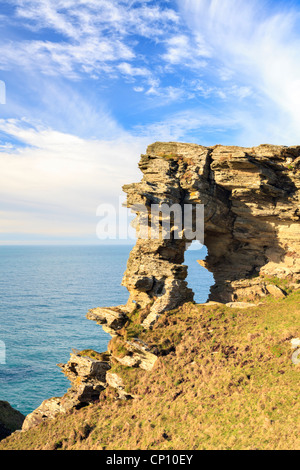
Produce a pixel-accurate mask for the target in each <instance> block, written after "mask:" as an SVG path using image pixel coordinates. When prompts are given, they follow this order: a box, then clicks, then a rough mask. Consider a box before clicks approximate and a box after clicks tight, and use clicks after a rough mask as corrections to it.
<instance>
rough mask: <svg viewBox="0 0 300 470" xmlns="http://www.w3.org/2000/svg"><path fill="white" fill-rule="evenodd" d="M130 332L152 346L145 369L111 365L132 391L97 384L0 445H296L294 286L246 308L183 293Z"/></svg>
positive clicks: (299, 323)
mask: <svg viewBox="0 0 300 470" xmlns="http://www.w3.org/2000/svg"><path fill="white" fill-rule="evenodd" d="M135 315H137V312H135V314H134V315H133V317H134V316H135ZM133 320H134V318H132V319H131V327H132V328H133V327H134V324H135V322H134V321H133ZM129 326H130V325H129ZM139 336H140V338H141V339H142V340H144V341H146V342H147V344H148V345H149V346H150V347H151V348H152V350H153V351H154V350H155V349H156V352H157V353H158V354H160V356H159V358H158V360H157V361H156V363H155V365H154V368H153V369H152V371H150V372H147V371H144V370H142V369H139V368H129V367H123V366H121V365H117V364H116V365H115V366H113V369H112V371H113V372H115V373H117V374H119V375H121V376H122V378H123V380H124V382H125V383H126V390H127V391H130V393H133V394H134V395H136V396H137V397H138V398H137V399H134V400H128V401H126V400H116V392H115V391H114V390H113V389H111V388H107V389H106V391H105V392H103V394H102V395H101V399H100V401H99V402H98V403H96V404H93V405H89V406H87V407H85V408H82V409H80V410H76V411H72V412H70V413H66V414H64V415H59V416H58V417H57V418H56V419H54V420H52V421H48V422H45V423H43V424H41V425H39V426H38V427H36V428H32V429H31V430H29V431H27V432H23V433H15V434H13V435H12V436H10V437H8V438H7V439H5V440H3V441H1V443H0V449H1V450H2V449H24V450H25V449H36V450H38V449H62V450H64V449H69V450H75V449H81V450H85V449H86V450H88V449H112V450H121V449H126V450H128V449H153V450H154V449H155V450H159V449H166V450H171V449H176V450H180V449H190V450H193V449H260V450H267V449H271V450H285V449H293V450H298V449H299V448H300V440H299V433H298V430H299V412H300V401H299V374H300V366H299V365H295V364H293V362H292V360H291V355H292V352H293V350H292V349H291V339H292V338H295V337H299V336H300V291H298V292H297V291H296V292H294V293H292V294H289V295H288V296H287V297H286V298H283V299H280V300H269V299H267V300H266V301H264V302H263V303H262V304H261V305H259V306H257V307H252V308H248V309H239V308H236V309H232V308H228V307H226V306H220V305H212V306H210V305H208V306H203V305H196V304H193V303H187V304H185V305H184V306H182V307H181V308H179V309H176V310H173V311H171V312H168V313H167V314H164V315H162V316H161V317H160V319H159V320H158V322H157V323H156V325H155V327H154V328H153V330H151V331H141V332H140V335H139ZM115 346H116V347H118V345H117V344H116V345H115Z"/></svg>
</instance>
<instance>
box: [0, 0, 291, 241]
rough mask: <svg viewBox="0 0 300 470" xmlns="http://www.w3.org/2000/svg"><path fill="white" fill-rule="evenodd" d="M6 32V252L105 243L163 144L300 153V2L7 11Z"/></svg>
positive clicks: (121, 3)
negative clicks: (109, 214)
mask: <svg viewBox="0 0 300 470" xmlns="http://www.w3.org/2000/svg"><path fill="white" fill-rule="evenodd" d="M0 19H1V22H0V24H1V26H0V28H1V29H0V42H1V44H0V49H1V54H0V79H1V80H2V82H4V83H5V88H6V103H5V104H1V105H0V151H1V153H0V201H1V202H0V243H97V242H99V241H98V240H97V237H96V225H97V222H98V219H97V216H96V210H97V207H98V206H99V204H103V203H106V204H113V205H115V206H117V205H118V201H119V197H120V196H121V195H122V192H121V186H122V185H123V184H125V183H130V182H134V181H138V180H139V179H140V177H141V174H140V172H139V170H138V168H137V163H138V160H139V155H140V153H143V152H144V151H145V149H146V147H147V145H148V144H150V143H152V142H154V141H158V140H159V141H174V140H176V141H182V142H195V143H198V144H201V145H215V144H218V143H221V144H226V145H242V146H249V147H251V146H255V145H259V144H262V143H273V144H284V145H296V144H299V130H300V111H299V110H300V28H299V24H300V1H279V0H278V1H276V0H274V1H264V0H260V1H256V0H247V1H245V0H178V1H175V0H170V1H167V0H166V1H154V0H148V1H147V0H144V1H138V0H136V1H135V0H56V1H54V0H10V1H0ZM0 92H1V89H0ZM0 98H1V97H0ZM0 101H1V99H0Z"/></svg>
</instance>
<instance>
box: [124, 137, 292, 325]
mask: <svg viewBox="0 0 300 470" xmlns="http://www.w3.org/2000/svg"><path fill="white" fill-rule="evenodd" d="M139 168H140V170H141V171H142V173H143V177H142V180H141V182H139V183H133V184H129V185H125V186H124V187H123V190H124V191H125V193H126V194H127V206H128V207H130V208H132V209H133V210H134V211H135V212H136V214H137V218H136V228H137V230H139V229H140V228H141V226H143V225H144V226H145V225H148V224H149V219H148V218H147V217H145V214H144V213H143V211H139V210H138V209H136V207H139V206H140V207H147V208H149V207H151V205H153V204H156V205H157V204H167V205H169V206H172V205H173V204H179V205H180V206H182V207H184V205H186V204H203V205H204V207H205V212H204V215H205V217H204V222H205V224H204V243H205V245H206V246H207V248H208V256H207V258H206V259H205V261H204V262H203V265H204V266H205V267H206V268H207V269H208V270H209V271H211V272H212V273H213V275H214V278H215V286H214V287H213V288H212V291H211V295H210V300H215V301H219V302H230V301H236V300H241V299H243V300H244V299H245V298H252V299H253V298H255V297H259V296H262V295H265V294H266V293H267V290H266V288H267V284H266V280H265V278H266V277H270V276H276V277H279V278H286V279H288V280H289V282H290V283H293V282H299V281H300V208H299V207H300V196H299V186H300V174H299V173H300V172H299V168H300V146H295V147H284V146H273V145H261V146H259V147H253V148H242V147H231V146H222V145H217V146H215V147H203V146H200V145H196V144H185V143H176V142H169V143H163V142H156V143H154V144H152V145H150V146H149V147H148V148H147V151H146V154H145V155H142V156H141V160H140V162H139ZM186 241H187V240H186V239H185V238H184V237H183V238H182V239H174V238H173V239H172V238H171V239H161V240H151V239H145V238H138V239H137V242H136V245H135V247H134V248H133V250H132V251H131V253H130V256H129V260H128V263H127V269H126V272H125V274H124V278H123V281H122V284H123V285H124V286H126V287H127V289H128V291H129V294H130V295H129V300H128V303H127V306H126V307H127V308H128V309H129V310H130V309H132V308H136V305H137V306H139V307H141V308H145V307H146V306H150V307H149V308H150V314H149V315H148V317H147V318H146V320H145V321H144V324H145V326H151V324H152V323H153V322H154V321H155V319H156V318H157V315H159V314H160V313H161V312H163V311H166V310H170V309H172V308H175V307H177V306H179V305H181V304H182V303H184V302H187V301H191V300H193V292H192V291H191V290H190V289H189V287H188V286H187V282H186V280H185V278H186V275H187V268H186V266H184V265H183V264H182V263H183V261H184V252H185V249H186Z"/></svg>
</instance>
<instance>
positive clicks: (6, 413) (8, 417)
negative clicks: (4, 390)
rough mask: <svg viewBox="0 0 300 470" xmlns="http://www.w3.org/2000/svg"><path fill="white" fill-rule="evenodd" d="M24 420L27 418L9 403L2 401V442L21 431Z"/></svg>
mask: <svg viewBox="0 0 300 470" xmlns="http://www.w3.org/2000/svg"><path fill="white" fill-rule="evenodd" d="M24 419H25V416H24V415H22V413H20V412H19V411H17V410H15V409H14V408H12V407H11V406H10V404H9V403H8V402H7V401H0V441H1V440H2V439H4V438H5V437H8V436H9V435H10V434H12V433H13V432H14V431H17V430H19V429H21V428H22V425H23V421H24Z"/></svg>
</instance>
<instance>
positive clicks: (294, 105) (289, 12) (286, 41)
mask: <svg viewBox="0 0 300 470" xmlns="http://www.w3.org/2000/svg"><path fill="white" fill-rule="evenodd" d="M178 4H179V5H180V8H181V11H182V14H183V15H184V17H185V20H186V23H187V24H188V25H189V26H190V28H191V31H192V32H193V34H195V33H197V32H198V31H201V34H203V36H204V37H205V40H206V42H207V43H208V44H209V46H210V47H211V50H212V58H213V60H214V67H215V69H216V71H217V70H218V69H219V70H220V75H219V76H220V77H221V75H222V71H223V78H224V70H226V71H227V77H226V76H225V78H226V79H227V80H233V79H234V80H235V83H236V84H238V85H239V88H233V89H232V91H233V92H236V91H237V92H238V94H240V96H243V95H245V93H246V94H248V92H250V90H251V91H252V98H253V100H252V106H251V108H250V109H249V108H248V110H247V109H246V108H244V109H243V108H242V107H240V106H234V102H233V103H231V104H232V106H231V107H230V108H229V111H230V112H232V113H234V114H235V116H236V117H237V116H239V117H242V119H243V121H242V122H243V126H244V128H245V129H244V134H243V135H242V134H241V135H242V137H243V138H245V135H246V134H247V135H248V137H247V141H248V140H249V137H250V136H249V127H250V128H251V130H252V132H253V134H252V139H253V143H259V139H263V141H265V139H266V138H267V139H270V140H272V141H273V142H274V143H287V144H288V143H289V144H294V143H295V142H296V141H297V139H299V128H300V115H299V111H298V109H299V106H300V62H299V60H298V58H299V50H300V36H299V33H298V27H297V25H298V24H299V19H300V10H299V8H298V9H297V8H296V7H295V8H293V7H292V6H291V4H290V5H289V8H287V5H286V4H285V2H274V4H271V3H270V2H267V1H263V2H261V1H259V2H258V1H256V0H250V1H247V2H245V1H243V0H223V1H219V0H183V1H180V2H178ZM237 97H238V95H237ZM254 113H257V115H256V116H254ZM255 118H256V125H254V126H253V124H254V121H255ZM248 123H249V127H248Z"/></svg>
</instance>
